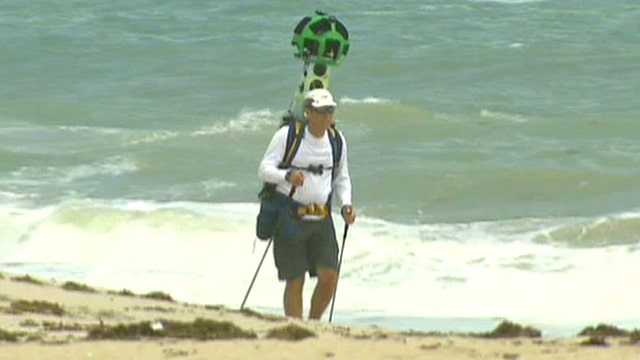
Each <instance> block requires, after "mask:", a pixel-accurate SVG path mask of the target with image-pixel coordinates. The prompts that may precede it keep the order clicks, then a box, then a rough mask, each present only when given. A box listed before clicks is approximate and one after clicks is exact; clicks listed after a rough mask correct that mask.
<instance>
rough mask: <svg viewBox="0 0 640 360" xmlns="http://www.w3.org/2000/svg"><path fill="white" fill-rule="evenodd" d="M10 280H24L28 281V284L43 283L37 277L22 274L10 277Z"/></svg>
mask: <svg viewBox="0 0 640 360" xmlns="http://www.w3.org/2000/svg"><path fill="white" fill-rule="evenodd" d="M11 280H13V281H19V282H25V283H29V284H34V285H44V282H42V281H40V280H38V279H34V278H32V277H31V276H29V275H28V274H27V275H24V276H15V277H12V278H11Z"/></svg>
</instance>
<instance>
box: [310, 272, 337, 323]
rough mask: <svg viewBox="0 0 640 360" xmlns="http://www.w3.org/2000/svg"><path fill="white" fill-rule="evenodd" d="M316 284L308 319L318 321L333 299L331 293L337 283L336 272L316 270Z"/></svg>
mask: <svg viewBox="0 0 640 360" xmlns="http://www.w3.org/2000/svg"><path fill="white" fill-rule="evenodd" d="M317 273H318V283H317V284H316V288H315V290H314V291H313V297H312V298H311V310H310V311H309V319H320V318H321V317H322V314H323V313H324V311H325V310H326V309H327V305H329V302H331V299H332V298H333V292H334V291H335V290H336V285H337V283H338V271H336V270H335V269H323V268H318V270H317Z"/></svg>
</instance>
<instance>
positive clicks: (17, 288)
mask: <svg viewBox="0 0 640 360" xmlns="http://www.w3.org/2000/svg"><path fill="white" fill-rule="evenodd" d="M35 282H40V284H36V283H35ZM122 290H123V289H118V290H115V291H108V290H105V289H95V288H91V287H89V286H87V285H84V284H77V283H69V282H66V283H62V282H59V281H56V280H55V279H51V280H42V279H35V278H32V277H30V276H27V275H23V274H7V273H0V359H12V360H13V359H52V360H58V359H59V360H75V359H137V360H142V359H153V360H157V359H296V360H299V359H305V360H306V359H443V360H445V359H447V360H450V359H511V360H515V359H518V360H523V359H602V360H605V359H607V360H610V359H616V360H621V359H640V345H639V344H635V345H633V344H631V343H629V338H628V337H627V338H624V337H619V338H606V339H605V340H606V345H605V346H585V345H582V344H581V343H582V342H584V341H585V340H586V339H587V338H583V337H575V338H563V339H546V338H501V339H487V338H480V337H477V336H469V335H463V334H460V335H455V334H421V333H416V332H400V331H392V330H385V329H379V328H375V327H353V326H341V325H336V324H329V323H327V322H326V321H321V322H317V321H300V320H293V319H287V318H284V317H279V316H272V315H262V314H259V313H257V312H253V311H245V312H239V311H236V310H232V309H227V308H224V307H222V306H215V305H211V306H209V305H207V306H204V305H194V304H184V303H179V302H175V301H172V300H171V299H170V296H169V299H165V300H162V299H156V298H146V297H144V295H145V294H142V295H137V294H132V293H130V292H127V291H122ZM147 295H149V294H147ZM155 295H156V296H155V297H159V298H161V297H162V295H169V294H164V293H162V292H158V293H156V294H155ZM197 319H199V320H197ZM119 324H120V325H126V324H129V325H130V326H129V327H126V326H121V327H116V326H117V325H119ZM172 324H173V325H172ZM176 324H177V325H176ZM198 324H199V325H198ZM181 326H182V327H181ZM198 326H199V327H198ZM183 328H184V329H187V330H184V329H183ZM114 329H115V330H114ZM131 329H135V330H133V334H131V333H130V332H131V331H132V330H131ZM175 329H183V330H184V331H182V332H176V333H173V332H172V331H173V330H175ZM189 329H197V330H195V331H192V332H189ZM203 329H208V330H203ZM216 329H217V330H216ZM116 330H120V331H121V332H116ZM170 330H171V331H170ZM127 331H129V332H127ZM114 334H116V335H114ZM136 334H142V335H139V336H137V335H136ZM171 334H173V335H171ZM176 334H182V335H176ZM184 334H187V335H184ZM90 335H91V336H90ZM125 335H126V336H131V337H133V339H113V338H112V337H114V336H115V337H117V336H125ZM169 335H171V336H169ZM205 335H206V336H205ZM176 336H177V337H176ZM200 336H204V337H208V338H209V339H205V340H199V339H197V338H198V337H200ZM226 336H231V337H234V336H239V337H240V338H231V339H218V338H215V339H213V338H212V337H226ZM90 337H91V339H90ZM243 337H246V338H243Z"/></svg>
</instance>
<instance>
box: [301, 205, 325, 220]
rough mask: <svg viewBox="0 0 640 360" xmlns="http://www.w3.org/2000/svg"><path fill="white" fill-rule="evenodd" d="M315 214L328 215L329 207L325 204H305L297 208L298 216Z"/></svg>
mask: <svg viewBox="0 0 640 360" xmlns="http://www.w3.org/2000/svg"><path fill="white" fill-rule="evenodd" d="M306 215H316V216H322V217H327V216H329V207H328V206H326V205H318V204H310V205H307V206H300V207H299V208H298V216H300V217H302V216H306Z"/></svg>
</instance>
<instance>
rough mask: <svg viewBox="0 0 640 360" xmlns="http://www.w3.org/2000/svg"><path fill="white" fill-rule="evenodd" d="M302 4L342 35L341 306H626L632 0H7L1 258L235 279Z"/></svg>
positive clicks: (247, 261)
mask: <svg viewBox="0 0 640 360" xmlns="http://www.w3.org/2000/svg"><path fill="white" fill-rule="evenodd" d="M316 9H322V10H325V11H327V12H330V13H332V14H334V15H336V16H337V17H338V18H339V19H340V20H341V21H342V22H343V23H344V24H345V25H346V26H347V28H348V29H349V31H350V35H351V38H350V40H351V43H352V47H351V50H350V52H349V55H348V56H347V58H346V59H345V60H344V61H343V63H342V64H341V65H340V66H339V67H337V68H335V69H334V70H333V73H332V74H333V75H332V82H331V90H332V91H333V92H334V93H335V95H336V96H337V97H338V99H339V100H340V107H339V109H338V112H337V113H336V117H337V123H338V127H339V128H340V129H342V130H343V131H344V133H345V135H346V136H347V139H348V145H349V155H350V166H351V174H352V178H353V182H354V201H355V203H356V205H357V207H358V210H359V213H360V221H359V222H358V224H356V225H355V226H354V227H353V229H352V230H351V231H350V236H349V242H348V245H349V248H347V249H346V250H345V268H344V270H343V271H344V281H343V282H341V286H344V289H342V288H341V291H344V295H342V296H341V297H340V299H341V301H342V308H343V309H344V311H350V310H353V311H355V310H357V309H363V308H364V309H369V310H372V311H379V312H381V313H383V314H388V315H389V314H390V315H389V316H391V317H393V316H395V319H396V320H397V321H396V322H397V323H400V322H401V321H400V320H398V319H402V318H403V317H402V316H407V317H409V318H413V317H417V318H420V317H428V318H437V319H439V318H456V317H459V318H461V319H462V318H464V319H467V318H478V319H485V320H483V321H486V319H493V318H495V317H501V316H509V317H511V318H515V319H522V320H525V321H532V322H534V323H535V322H537V323H540V324H548V322H549V321H551V319H557V322H559V323H562V324H560V325H558V326H565V327H566V326H570V325H567V324H571V326H572V325H573V324H581V322H586V321H589V320H597V321H600V320H603V321H604V320H610V321H621V322H624V323H625V324H628V323H629V321H634V320H635V319H638V318H640V312H638V311H637V310H636V309H635V306H632V305H633V304H632V302H631V300H626V299H633V298H634V297H636V296H637V292H636V290H635V289H637V288H638V286H637V285H640V284H638V280H637V279H635V278H633V277H632V276H630V275H627V274H633V273H635V272H636V271H637V270H638V265H637V264H638V263H640V262H638V260H640V259H639V258H638V256H639V255H638V241H639V240H640V235H638V234H640V187H638V185H637V184H638V183H639V181H640V145H639V144H640V132H638V131H637V124H636V122H637V119H638V118H639V117H640V107H639V106H638V105H637V104H638V101H637V87H638V84H640V68H639V67H638V66H637V65H636V64H637V63H638V62H639V61H640V37H639V35H638V34H639V32H638V30H640V29H638V23H637V19H638V18H639V17H640V4H638V3H637V2H635V1H622V0H614V1H595V0H594V1H516V0H513V1H507V0H503V1H470V0H457V1H429V2H424V1H417V0H406V1H397V2H393V3H389V4H383V3H379V2H374V3H371V2H365V1H349V2H338V1H308V2H304V3H303V2H299V3H291V2H286V1H281V0H278V1H271V2H269V3H268V4H266V3H264V2H258V1H236V2H232V1H216V2H203V1H181V2H161V3H158V2H153V1H126V2H125V1H112V2H109V3H102V2H91V1H61V0H56V1H31V2H28V3H23V2H18V1H13V0H10V1H5V2H3V3H2V4H0V33H2V36H1V37H0V47H1V49H2V55H1V56H0V78H1V79H2V81H1V82H0V98H1V99H2V100H1V101H0V264H4V265H2V266H0V267H3V268H7V269H13V270H16V269H17V270H18V271H20V269H25V270H27V269H28V270H30V271H32V272H36V273H39V274H41V275H50V274H56V275H57V276H61V277H65V276H66V277H72V278H74V279H76V280H84V281H90V282H92V283H96V284H102V285H105V286H107V285H109V286H115V287H120V286H121V284H123V286H124V285H127V286H128V287H130V288H134V289H142V288H144V287H145V286H150V285H145V284H154V285H157V286H158V287H162V288H169V289H170V290H172V291H173V292H174V293H175V294H176V295H175V297H177V298H182V299H185V300H189V301H197V302H223V303H226V304H229V305H233V304H235V302H238V300H240V299H241V298H242V295H243V293H244V291H245V286H246V284H245V283H248V280H249V279H250V277H251V273H252V272H253V271H254V269H255V265H256V264H257V260H258V259H259V256H260V255H261V254H260V253H261V248H262V244H259V245H257V246H256V249H255V250H254V251H253V252H252V247H253V245H252V241H253V240H252V239H253V234H252V231H253V220H254V217H255V213H256V206H257V197H256V194H257V191H258V190H259V187H260V181H259V179H258V178H257V175H256V173H257V166H258V162H259V161H260V158H261V156H262V154H263V152H264V149H265V148H266V145H267V143H268V141H269V139H270V137H271V135H272V133H273V131H274V130H275V129H276V128H277V124H278V122H279V118H280V116H281V115H282V114H283V113H284V112H285V110H286V109H287V107H288V106H289V103H290V100H291V97H292V95H293V93H294V91H295V86H296V84H298V82H299V79H300V76H301V71H302V63H301V62H300V61H299V60H298V59H295V58H294V57H293V53H294V48H293V47H292V46H291V45H290V40H291V36H292V31H293V28H294V26H295V25H296V24H297V22H298V21H299V20H300V19H301V18H302V17H303V16H305V15H310V14H311V13H312V12H313V11H314V10H316ZM340 224H341V223H340ZM340 226H341V225H339V226H338V227H340ZM58 248H63V249H67V251H66V252H65V251H59V250H57V249H58ZM69 249H73V250H69ZM350 251H351V252H350ZM123 253H124V254H125V255H124V256H123ZM176 254H178V255H176ZM204 254H207V256H206V257H205V256H204ZM176 256H177V257H178V258H176ZM140 259H145V260H144V261H140ZM240 267H242V268H241V269H240ZM229 268H231V269H234V270H237V272H236V273H235V274H234V275H232V276H230V279H226V278H225V279H223V278H222V276H220V275H219V273H220V272H225V271H228V269H229ZM272 268H273V265H272V264H265V265H264V269H263V270H262V271H263V272H264V273H267V274H270V275H271V276H270V275H266V274H263V276H264V279H262V280H260V281H262V282H263V283H264V284H263V285H261V286H262V287H260V286H258V288H257V289H256V290H254V291H255V292H256V294H255V295H252V299H254V301H255V305H256V306H258V307H260V306H261V307H264V308H277V307H278V306H279V302H280V285H278V283H277V282H276V281H275V276H274V275H273V271H272ZM78 269H80V270H78ZM158 274H161V275H158ZM216 274H218V275H216ZM176 279H177V280H179V281H176V283H173V282H172V281H173V280H176ZM585 279H590V281H585ZM594 283H596V284H600V285H601V286H600V287H597V286H596V287H594V286H593V284H594ZM205 284H206V286H205ZM497 284H500V286H499V287H496V285H497ZM523 284H528V285H527V286H525V285H523ZM204 288H207V289H211V288H216V289H220V288H222V289H224V291H223V292H224V295H220V294H219V293H218V292H217V291H213V290H208V291H207V290H203V289H204ZM541 289H544V291H543V290H541ZM416 290H419V291H418V293H419V295H415V299H414V300H409V298H411V297H410V296H408V294H415V293H416ZM516 290H517V291H516ZM478 294H482V295H478ZM549 294H553V296H551V295H549ZM403 297H406V298H407V300H403V301H402V302H398V301H395V300H392V299H396V298H403ZM468 298H475V299H477V303H476V304H473V305H470V304H468V303H465V302H464V301H462V300H460V299H468ZM576 298H583V299H584V298H588V299H590V300H589V301H587V302H585V303H584V304H583V305H581V306H578V307H575V304H574V303H573V300H572V299H576ZM516 304H519V305H516ZM541 304H542V305H541ZM614 304H615V306H613V305H614ZM572 306H573V307H574V310H571V311H569V313H568V314H567V311H566V309H567V308H568V307H572ZM406 309H411V310H410V311H408V310H406ZM407 312H408V313H407ZM460 324H463V323H462V322H461V323H460Z"/></svg>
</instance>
